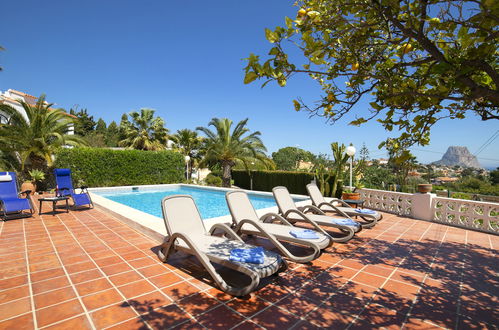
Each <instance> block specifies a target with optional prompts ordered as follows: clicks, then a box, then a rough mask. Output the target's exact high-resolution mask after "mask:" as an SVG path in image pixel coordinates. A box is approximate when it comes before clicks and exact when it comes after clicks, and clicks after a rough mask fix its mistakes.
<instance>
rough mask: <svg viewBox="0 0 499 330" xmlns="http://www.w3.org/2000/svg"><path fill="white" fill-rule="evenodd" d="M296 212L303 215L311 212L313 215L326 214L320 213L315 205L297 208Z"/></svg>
mask: <svg viewBox="0 0 499 330" xmlns="http://www.w3.org/2000/svg"><path fill="white" fill-rule="evenodd" d="M298 210H300V211H301V212H303V213H307V212H308V211H312V213H314V214H321V215H325V214H326V213H324V211H322V210H321V209H319V208H318V207H317V206H315V205H307V206H302V207H298Z"/></svg>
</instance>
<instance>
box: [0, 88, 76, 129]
mask: <svg viewBox="0 0 499 330" xmlns="http://www.w3.org/2000/svg"><path fill="white" fill-rule="evenodd" d="M20 101H24V102H26V103H28V104H31V105H35V104H36V102H37V101H38V98H37V97H36V96H33V95H29V94H26V93H24V92H20V91H16V90H14V89H8V90H7V91H5V92H1V91H0V104H7V105H10V106H11V107H13V108H14V109H16V110H17V111H19V113H20V114H21V115H23V117H24V118H25V119H26V120H28V118H27V116H26V111H24V108H23V107H22V105H21V103H20ZM45 104H48V102H45ZM68 116H73V115H71V114H69V113H68ZM8 119H9V118H8V117H7V115H6V114H5V113H2V111H1V110H0V124H1V123H6V122H7V121H8ZM68 134H70V135H73V134H74V127H71V129H70V130H69V131H68Z"/></svg>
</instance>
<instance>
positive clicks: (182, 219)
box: [161, 195, 206, 236]
mask: <svg viewBox="0 0 499 330" xmlns="http://www.w3.org/2000/svg"><path fill="white" fill-rule="evenodd" d="M161 208H162V210H163V219H164V220H165V225H166V230H167V231H168V235H172V234H174V233H179V232H180V233H184V234H188V235H193V236H195V235H199V234H206V229H205V227H204V224H203V219H202V218H201V215H200V214H199V210H198V208H197V206H196V203H195V202H194V199H193V198H192V196H189V195H173V196H167V197H165V198H163V200H162V201H161Z"/></svg>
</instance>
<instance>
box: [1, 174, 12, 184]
mask: <svg viewBox="0 0 499 330" xmlns="http://www.w3.org/2000/svg"><path fill="white" fill-rule="evenodd" d="M8 181H12V176H11V175H10V174H4V175H0V182H8Z"/></svg>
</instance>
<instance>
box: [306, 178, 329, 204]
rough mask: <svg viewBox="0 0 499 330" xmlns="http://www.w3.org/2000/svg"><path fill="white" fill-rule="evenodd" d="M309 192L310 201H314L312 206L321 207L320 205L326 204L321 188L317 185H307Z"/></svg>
mask: <svg viewBox="0 0 499 330" xmlns="http://www.w3.org/2000/svg"><path fill="white" fill-rule="evenodd" d="M307 191H308V195H309V196H310V199H312V204H314V205H319V204H320V203H324V202H325V201H326V200H325V199H324V196H322V194H321V191H320V190H319V187H317V185H316V184H315V183H309V184H307Z"/></svg>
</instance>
